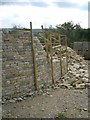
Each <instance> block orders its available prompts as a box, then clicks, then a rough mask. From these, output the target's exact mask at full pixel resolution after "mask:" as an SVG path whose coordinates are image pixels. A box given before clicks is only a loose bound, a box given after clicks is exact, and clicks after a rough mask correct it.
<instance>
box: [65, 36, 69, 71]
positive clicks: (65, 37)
mask: <svg viewBox="0 0 90 120" xmlns="http://www.w3.org/2000/svg"><path fill="white" fill-rule="evenodd" d="M65 46H66V64H67V72H68V52H67V36H66V35H65Z"/></svg>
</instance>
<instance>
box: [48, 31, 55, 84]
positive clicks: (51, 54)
mask: <svg viewBox="0 0 90 120" xmlns="http://www.w3.org/2000/svg"><path fill="white" fill-rule="evenodd" d="M49 37H50V43H51V44H50V56H51V59H50V60H51V76H52V83H53V84H54V76H53V74H54V73H53V51H52V39H51V32H50V33H49Z"/></svg>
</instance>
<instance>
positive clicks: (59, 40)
mask: <svg viewBox="0 0 90 120" xmlns="http://www.w3.org/2000/svg"><path fill="white" fill-rule="evenodd" d="M58 39H59V44H60V46H59V50H60V74H61V77H62V52H61V40H60V33H58Z"/></svg>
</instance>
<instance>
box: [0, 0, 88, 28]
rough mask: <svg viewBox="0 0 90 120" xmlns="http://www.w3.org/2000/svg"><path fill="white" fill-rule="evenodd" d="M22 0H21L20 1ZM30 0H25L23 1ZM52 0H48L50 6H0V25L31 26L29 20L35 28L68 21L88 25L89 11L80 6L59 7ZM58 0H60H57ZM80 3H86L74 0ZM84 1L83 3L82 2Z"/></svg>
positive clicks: (83, 25)
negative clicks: (79, 7)
mask: <svg viewBox="0 0 90 120" xmlns="http://www.w3.org/2000/svg"><path fill="white" fill-rule="evenodd" d="M20 1H21V0H19V2H20ZM24 1H25V2H28V1H30V0H23V2H24ZM43 1H44V2H45V0H43ZM52 1H56V0H49V2H48V1H46V2H47V3H48V4H50V6H48V7H35V6H31V5H27V6H17V5H15V6H14V5H10V6H8V5H4V6H1V7H0V26H1V27H12V24H20V25H21V26H23V27H28V28H29V22H30V21H32V23H33V28H40V27H41V25H42V24H43V25H45V26H49V25H54V26H55V25H57V24H62V23H64V22H66V21H73V22H74V23H80V24H81V26H82V27H85V28H87V27H88V12H87V11H86V10H82V9H78V8H69V9H68V8H59V7H57V6H55V5H54V4H53V3H52ZM57 1H58V0H57ZM67 1H70V0H67ZM73 1H74V2H75V3H77V4H79V5H82V4H83V5H85V4H84V3H86V2H85V0H79V1H77V0H73ZM80 1H82V3H80ZM86 1H87V0H86Z"/></svg>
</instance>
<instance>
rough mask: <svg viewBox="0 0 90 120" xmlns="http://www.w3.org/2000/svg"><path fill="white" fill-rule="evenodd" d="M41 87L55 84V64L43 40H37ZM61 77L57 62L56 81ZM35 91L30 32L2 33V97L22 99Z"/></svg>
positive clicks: (36, 53) (36, 52)
mask: <svg viewBox="0 0 90 120" xmlns="http://www.w3.org/2000/svg"><path fill="white" fill-rule="evenodd" d="M34 48H35V55H36V64H37V81H38V87H39V88H40V87H42V84H43V85H44V86H46V85H48V84H51V83H52V80H51V65H50V63H49V62H48V59H47V57H46V52H45V50H44V49H43V46H42V45H41V43H40V42H39V40H38V39H37V38H36V37H34ZM59 78H60V65H59V62H58V63H57V61H54V79H55V81H57V80H59ZM33 90H34V72H33V56H32V46H31V40H30V31H28V30H3V31H2V96H3V97H4V98H13V97H19V96H22V95H25V94H27V93H28V92H29V93H30V92H31V91H33Z"/></svg>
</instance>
